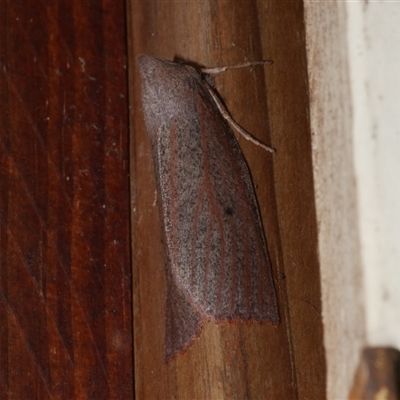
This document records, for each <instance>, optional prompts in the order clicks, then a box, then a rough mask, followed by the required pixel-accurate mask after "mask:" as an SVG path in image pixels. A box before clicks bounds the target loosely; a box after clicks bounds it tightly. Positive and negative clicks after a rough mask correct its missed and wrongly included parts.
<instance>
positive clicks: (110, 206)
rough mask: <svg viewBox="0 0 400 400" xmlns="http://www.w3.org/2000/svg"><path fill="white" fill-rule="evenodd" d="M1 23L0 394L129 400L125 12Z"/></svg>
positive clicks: (15, 8)
mask: <svg viewBox="0 0 400 400" xmlns="http://www.w3.org/2000/svg"><path fill="white" fill-rule="evenodd" d="M0 18H1V23H0V54H1V68H0V73H1V79H0V85H1V88H0V96H1V111H0V115H1V122H0V127H1V128H0V182H1V184H0V257H1V262H0V330H1V332H0V397H1V398H2V399H8V398H12V399H50V398H54V399H55V398H57V399H81V398H84V399H89V398H91V399H94V398H96V399H109V398H119V399H126V398H130V397H132V387H133V385H132V352H131V348H132V347H131V346H132V341H131V292H130V287H131V286H130V268H129V265H130V263H129V186H128V179H127V173H128V151H127V140H128V135H127V132H128V130H127V123H128V118H127V117H128V115H127V92H126V87H127V84H126V73H125V69H124V67H125V65H126V57H125V55H126V47H125V10H124V3H123V2H122V1H114V0H104V1H96V2H88V1H80V0H73V1H56V2H48V1H43V0H35V1H29V2H15V1H11V0H10V1H8V0H5V1H1V3H0Z"/></svg>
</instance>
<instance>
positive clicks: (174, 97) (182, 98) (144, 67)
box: [138, 55, 202, 136]
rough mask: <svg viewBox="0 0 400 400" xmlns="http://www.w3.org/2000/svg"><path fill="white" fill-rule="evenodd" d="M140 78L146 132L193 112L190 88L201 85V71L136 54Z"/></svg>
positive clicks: (196, 87) (191, 90)
mask: <svg viewBox="0 0 400 400" xmlns="http://www.w3.org/2000/svg"><path fill="white" fill-rule="evenodd" d="M138 63H139V69H140V75H141V78H142V102H143V112H144V115H145V119H146V126H147V129H148V131H149V134H150V136H152V135H154V134H155V132H156V131H157V129H159V128H160V127H161V126H169V125H170V124H171V122H173V121H174V120H177V119H179V118H180V117H181V116H182V115H190V114H191V113H192V112H193V107H194V102H193V92H194V91H198V90H199V86H200V87H201V83H200V82H201V79H202V78H201V75H200V74H199V73H198V72H197V71H196V70H195V69H194V68H193V67H190V66H188V65H186V64H181V63H175V62H170V61H164V60H159V59H157V58H153V57H150V56H146V55H140V56H139V57H138Z"/></svg>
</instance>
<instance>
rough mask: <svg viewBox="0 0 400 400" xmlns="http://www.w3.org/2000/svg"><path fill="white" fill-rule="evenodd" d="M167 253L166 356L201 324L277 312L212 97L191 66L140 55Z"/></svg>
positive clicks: (267, 266) (232, 147)
mask: <svg viewBox="0 0 400 400" xmlns="http://www.w3.org/2000/svg"><path fill="white" fill-rule="evenodd" d="M138 63H139V69H140V74H141V80H142V104H143V112H144V117H145V123H146V127H147V132H148V135H149V137H150V140H151V144H152V149H153V158H154V163H155V170H156V178H157V189H158V197H159V204H160V209H161V216H162V221H163V234H164V243H165V253H166V275H167V285H168V287H167V291H168V293H167V301H166V327H165V359H166V360H167V361H169V360H170V359H171V358H173V357H175V356H176V355H177V354H178V353H179V352H183V351H184V350H185V349H186V348H187V347H188V346H189V345H190V344H191V343H192V341H193V339H194V338H195V337H197V336H198V335H199V334H200V331H201V327H202V325H203V324H204V323H205V322H206V321H209V320H211V321H214V322H216V323H219V322H223V321H231V322H233V321H236V320H238V321H258V322H265V321H267V320H269V321H271V322H272V323H273V324H278V323H279V313H278V306H277V299H276V293H275V288H274V284H273V277H272V271H271V262H270V259H269V256H268V251H267V244H266V240H265V236H264V231H263V226H262V222H261V217H260V213H259V210H258V205H257V201H256V196H255V192H254V188H253V184H252V180H251V177H250V172H249V168H248V166H247V164H246V161H245V159H244V156H243V154H242V152H241V150H240V147H239V144H238V142H237V140H236V139H235V136H234V135H233V133H232V131H231V129H230V127H229V125H228V123H227V121H226V118H224V117H223V115H222V113H221V111H220V109H221V107H220V104H218V99H217V97H216V96H215V93H213V91H212V88H211V87H210V84H209V83H208V81H207V79H206V77H205V76H204V74H202V73H201V72H199V71H197V70H196V69H195V68H193V67H191V66H189V65H186V64H183V63H175V62H169V61H164V60H158V59H156V58H153V57H150V56H146V55H141V56H139V57H138Z"/></svg>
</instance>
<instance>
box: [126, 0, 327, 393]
mask: <svg viewBox="0 0 400 400" xmlns="http://www.w3.org/2000/svg"><path fill="white" fill-rule="evenodd" d="M129 5H130V8H129V10H128V14H129V15H128V16H129V18H130V20H129V24H128V29H129V31H128V40H129V50H130V55H129V62H130V66H131V67H130V91H131V92H130V93H131V95H130V97H131V99H132V103H131V104H132V114H131V125H132V141H131V142H132V147H131V159H132V163H131V173H132V194H133V199H132V200H133V204H134V206H133V214H132V231H133V242H132V248H133V267H134V337H135V385H136V389H135V390H136V395H137V398H139V399H148V398H177V399H206V398H213V399H214V398H215V399H224V398H225V399H261V398H273V399H278V398H284V399H296V398H318V399H320V398H321V399H322V398H324V397H325V361H324V350H323V344H322V319H321V303H320V297H321V293H320V280H319V265H318V255H317V226H316V215H315V203H314V188H313V176H312V160H311V138H310V127H309V119H308V118H309V114H308V104H309V98H308V86H307V71H306V53H305V39H304V21H303V8H302V2H290V3H287V2H274V1H260V2H256V1H238V2H226V1H202V2H190V1H189V2H165V1H151V2H150V1H132V2H130V3H129ZM141 53H144V54H148V55H151V56H154V57H158V58H163V59H170V60H172V59H174V58H176V57H178V58H181V59H184V60H186V61H189V62H192V63H194V64H195V65H204V66H225V65H230V64H235V63H240V62H243V61H246V60H250V61H253V60H260V59H272V60H273V61H274V64H273V65H272V66H271V67H266V68H264V69H263V68H255V69H244V70H234V71H229V72H227V73H225V74H224V75H223V76H219V77H218V79H216V87H217V89H218V91H219V93H220V94H221V96H222V98H223V99H224V101H225V103H226V105H227V107H228V109H229V111H230V112H231V114H232V115H233V117H234V118H235V120H236V121H237V122H238V123H239V124H241V125H242V126H243V127H244V128H245V129H247V130H248V131H250V132H251V133H252V134H253V135H254V136H256V137H257V138H259V139H260V140H263V141H265V142H266V143H267V144H272V146H273V147H275V148H276V149H277V153H276V154H275V155H273V156H271V154H269V153H266V152H265V151H263V150H262V149H259V148H256V147H255V146H254V145H252V144H251V143H246V142H245V141H244V140H242V139H240V138H239V142H240V144H241V146H242V149H243V151H244V154H245V156H246V159H247V162H248V164H249V167H250V170H251V173H252V178H253V182H254V185H255V187H256V194H257V197H258V201H259V206H260V211H261V214H262V218H263V223H264V227H265V230H266V237H267V241H268V246H269V251H270V254H271V258H272V264H273V268H274V276H275V281H276V284H277V288H278V302H279V307H280V315H281V319H282V322H281V324H280V325H279V326H278V327H276V328H275V327H273V326H272V325H271V324H268V323H266V324H251V325H246V324H240V323H236V324H220V325H215V324H213V323H208V324H206V326H205V327H204V329H203V331H202V334H201V335H200V337H199V338H198V339H197V340H196V341H195V343H194V345H193V346H192V347H190V348H189V349H188V350H187V351H186V352H185V353H183V354H180V355H179V356H178V357H177V358H176V360H175V361H172V362H171V363H169V364H166V363H165V362H164V360H163V354H164V347H163V346H164V343H163V341H164V324H165V293H166V281H165V270H164V254H163V245H162V242H161V225H160V215H159V212H158V205H157V195H156V186H155V176H154V168H153V160H152V157H151V147H150V141H149V139H148V137H147V135H146V130H145V127H144V121H143V116H142V113H141V103H140V80H139V75H138V67H137V64H136V56H137V55H139V54H141Z"/></svg>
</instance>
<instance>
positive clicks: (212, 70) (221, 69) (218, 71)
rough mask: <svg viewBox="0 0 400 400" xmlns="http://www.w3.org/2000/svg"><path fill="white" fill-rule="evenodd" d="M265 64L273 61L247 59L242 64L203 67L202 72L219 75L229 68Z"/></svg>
mask: <svg viewBox="0 0 400 400" xmlns="http://www.w3.org/2000/svg"><path fill="white" fill-rule="evenodd" d="M265 64H268V65H271V64H272V61H271V60H262V61H247V62H244V63H241V64H235V65H227V66H226V67H212V68H202V69H201V72H202V73H203V74H208V75H218V74H221V73H222V72H225V71H227V70H228V69H235V68H248V67H254V66H256V65H265Z"/></svg>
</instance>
